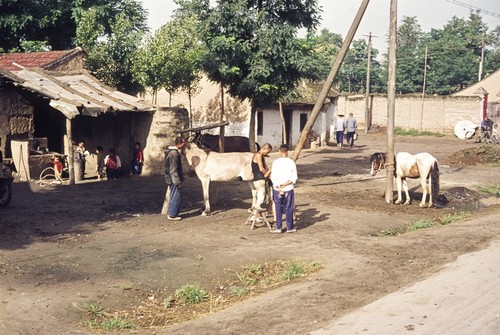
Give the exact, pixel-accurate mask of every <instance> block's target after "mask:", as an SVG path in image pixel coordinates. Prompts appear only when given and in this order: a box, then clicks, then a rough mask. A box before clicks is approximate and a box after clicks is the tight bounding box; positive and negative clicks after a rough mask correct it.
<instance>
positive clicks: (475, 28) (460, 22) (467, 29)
mask: <svg viewBox="0 0 500 335" xmlns="http://www.w3.org/2000/svg"><path fill="white" fill-rule="evenodd" d="M486 31H487V26H486V25H485V24H484V23H483V22H482V18H481V16H479V15H478V14H477V13H471V14H470V16H469V19H468V20H465V19H460V18H457V17H453V18H452V19H451V20H450V21H449V22H448V23H447V24H446V25H445V26H444V27H443V29H440V30H438V29H432V30H431V33H430V36H429V37H428V38H426V39H425V41H424V44H425V45H427V46H428V50H429V58H428V64H429V69H428V76H427V78H428V80H427V85H426V87H427V90H426V92H427V93H431V94H450V93H452V92H454V91H457V90H459V89H462V88H464V87H467V86H469V85H471V84H473V83H475V82H476V81H477V76H478V69H479V60H480V57H481V44H482V38H483V35H484V34H485V33H486Z"/></svg>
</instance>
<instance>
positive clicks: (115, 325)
mask: <svg viewBox="0 0 500 335" xmlns="http://www.w3.org/2000/svg"><path fill="white" fill-rule="evenodd" d="M101 328H102V329H104V330H122V329H134V328H135V325H134V324H133V323H132V321H130V320H128V319H125V318H121V317H119V316H114V317H112V318H110V319H107V320H104V321H103V322H102V324H101Z"/></svg>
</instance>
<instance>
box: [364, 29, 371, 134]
mask: <svg viewBox="0 0 500 335" xmlns="http://www.w3.org/2000/svg"><path fill="white" fill-rule="evenodd" d="M365 36H366V35H365ZM371 66H372V33H371V32H370V33H369V34H368V63H367V64H366V89H365V134H368V130H370V128H371V126H372V115H371V110H370V72H371Z"/></svg>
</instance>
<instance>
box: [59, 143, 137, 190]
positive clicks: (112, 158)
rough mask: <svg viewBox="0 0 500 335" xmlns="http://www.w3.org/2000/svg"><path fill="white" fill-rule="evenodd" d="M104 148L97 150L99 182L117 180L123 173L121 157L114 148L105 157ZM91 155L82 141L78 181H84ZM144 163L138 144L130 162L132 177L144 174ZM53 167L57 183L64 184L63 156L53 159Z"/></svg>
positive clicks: (79, 153)
mask: <svg viewBox="0 0 500 335" xmlns="http://www.w3.org/2000/svg"><path fill="white" fill-rule="evenodd" d="M103 151H104V148H103V147H102V146H100V145H98V146H97V147H96V149H95V155H96V160H97V164H96V173H97V179H98V180H105V179H107V180H111V179H117V178H119V177H120V175H121V173H122V162H121V160H120V157H119V156H118V155H117V154H116V150H115V149H114V148H110V149H109V151H108V154H107V155H106V156H105V157H103ZM88 155H90V153H89V152H88V151H87V150H86V149H85V142H84V141H80V142H79V143H78V147H77V149H76V150H75V163H76V166H75V169H76V171H75V172H76V175H77V179H78V180H82V179H84V175H85V165H86V160H87V156H88ZM143 163H144V155H143V152H142V149H141V144H140V143H139V142H136V143H135V145H134V152H133V154H132V160H131V162H130V169H131V172H130V174H131V175H134V174H135V175H140V174H141V173H142V165H143ZM52 166H53V168H54V174H55V178H56V180H57V181H61V182H62V177H61V176H62V173H63V169H64V163H63V161H62V158H61V156H59V155H55V156H53V157H52Z"/></svg>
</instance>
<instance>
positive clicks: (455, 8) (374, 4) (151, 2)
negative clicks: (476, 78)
mask: <svg viewBox="0 0 500 335" xmlns="http://www.w3.org/2000/svg"><path fill="white" fill-rule="evenodd" d="M142 2H143V4H144V8H146V9H147V10H148V11H149V17H148V18H149V20H148V23H149V26H150V28H151V29H152V30H153V31H155V30H156V29H158V28H159V27H161V26H162V25H163V24H165V23H166V22H167V21H168V20H169V19H170V17H171V15H172V13H173V11H174V9H175V8H176V6H175V4H174V2H173V1H172V0H142ZM459 2H461V3H464V4H468V5H470V6H474V7H477V8H481V9H483V10H485V11H489V12H493V13H496V14H498V15H500V2H499V0H459ZM361 3H362V0H319V4H320V6H321V7H322V8H323V13H322V18H323V19H322V22H321V28H326V29H328V30H330V31H332V32H335V33H339V34H341V35H342V36H345V35H346V34H347V32H348V30H349V28H350V26H351V24H352V20H353V19H354V16H355V15H356V12H357V11H358V9H359V6H360V4H361ZM389 5H390V0H371V1H370V4H369V5H368V8H367V10H366V12H365V15H364V17H363V20H362V22H361V24H360V26H359V28H358V31H357V34H356V36H355V39H359V38H364V36H363V35H367V34H368V33H370V32H371V33H372V34H373V35H375V36H377V37H376V38H374V39H373V42H374V46H375V47H376V48H377V49H379V52H380V53H383V52H384V51H385V48H386V41H387V31H388V29H389ZM469 13H470V9H468V8H465V7H463V6H460V5H458V4H455V3H452V2H450V1H447V0H399V1H398V22H401V20H402V18H403V16H416V17H417V20H418V22H419V23H420V25H421V27H422V29H423V30H424V31H426V32H427V31H430V29H431V28H441V27H443V26H444V25H445V24H446V23H447V22H448V21H449V20H450V19H451V18H452V17H453V16H457V17H459V18H468V17H469ZM482 17H483V20H484V22H486V23H487V24H488V26H489V28H490V29H493V28H495V27H496V26H500V18H498V17H495V16H490V15H487V14H485V13H483V14H482Z"/></svg>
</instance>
